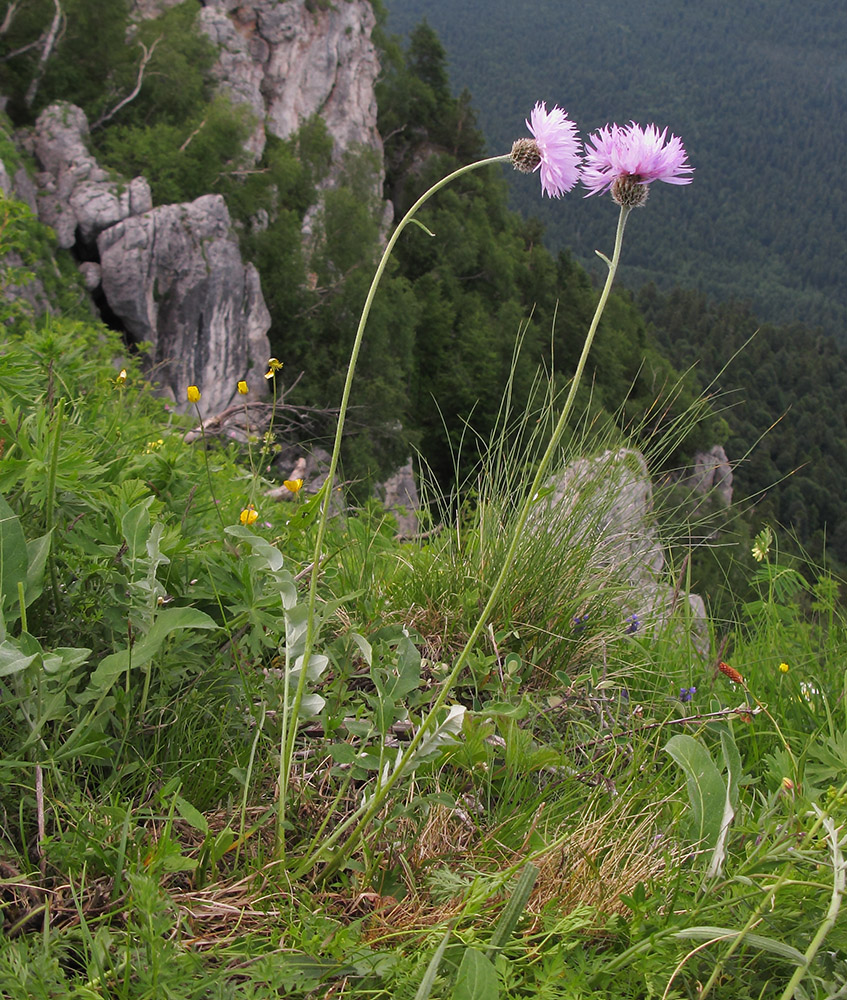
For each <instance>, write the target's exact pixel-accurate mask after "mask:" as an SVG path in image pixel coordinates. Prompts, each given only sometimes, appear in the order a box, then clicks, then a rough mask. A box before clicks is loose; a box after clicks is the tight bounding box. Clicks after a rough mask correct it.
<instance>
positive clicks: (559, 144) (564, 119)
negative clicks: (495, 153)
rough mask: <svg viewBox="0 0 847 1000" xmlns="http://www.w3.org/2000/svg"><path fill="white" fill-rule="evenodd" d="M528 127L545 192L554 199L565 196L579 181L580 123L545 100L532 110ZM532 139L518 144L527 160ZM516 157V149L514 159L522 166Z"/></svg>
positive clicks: (522, 156) (543, 191) (580, 163)
mask: <svg viewBox="0 0 847 1000" xmlns="http://www.w3.org/2000/svg"><path fill="white" fill-rule="evenodd" d="M526 127H527V128H528V129H529V131H530V133H531V134H532V136H533V139H534V141H535V147H536V149H537V153H538V162H537V163H535V164H534V165H533V168H532V169H534V170H540V171H541V191H542V193H543V194H546V195H547V196H548V197H550V198H561V196H562V195H563V194H566V193H567V192H568V191H570V190H571V189H572V188H573V187H574V186H575V185H576V183H577V182H578V181H579V173H580V167H581V165H582V157H581V155H580V142H579V137H578V136H577V131H576V125H575V124H574V123H573V122H572V121H571V120H570V119H569V118H568V116H567V112H565V111H564V109H563V108H560V107H554V108H553V109H552V110H550V111H548V110H547V105H546V104H545V103H544V101H539V102H538V103H537V104H536V105H535V107H534V108H533V109H532V111H531V112H530V115H529V119H528V120H527V123H526ZM528 142H531V140H518V142H517V143H515V147H518V148H519V150H520V153H521V158H522V160H523V162H527V160H528V159H529V151H528V149H527V148H526V144H527V143H528ZM519 144H521V145H519ZM514 157H515V153H514V152H513V162H514V163H515V165H516V166H517V167H518V169H520V166H519V165H518V163H517V162H516V160H515V158H514ZM530 162H531V160H530Z"/></svg>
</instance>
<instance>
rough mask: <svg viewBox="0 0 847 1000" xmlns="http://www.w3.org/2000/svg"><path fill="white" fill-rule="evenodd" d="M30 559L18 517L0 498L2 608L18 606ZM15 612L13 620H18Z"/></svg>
mask: <svg viewBox="0 0 847 1000" xmlns="http://www.w3.org/2000/svg"><path fill="white" fill-rule="evenodd" d="M28 562H29V558H28V556H27V548H26V538H25V537H24V532H23V528H22V527H21V521H20V518H19V517H18V515H17V514H16V513H15V512H14V511H13V510H12V508H11V507H10V506H9V505H8V504H7V503H6V501H5V500H4V499H3V497H0V606H2V607H3V608H6V609H15V608H17V605H18V584H19V583H25V582H26V572H27V565H28ZM19 613H20V609H19V608H18V609H17V613H15V611H14V610H13V614H12V618H13V619H14V618H17V616H18V614H19Z"/></svg>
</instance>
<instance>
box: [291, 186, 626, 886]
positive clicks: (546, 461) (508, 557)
mask: <svg viewBox="0 0 847 1000" xmlns="http://www.w3.org/2000/svg"><path fill="white" fill-rule="evenodd" d="M450 176H451V177H454V176H456V175H455V174H451V175H450ZM449 179H450V178H446V179H445V181H444V182H442V186H443V183H446V181H447V180H449ZM433 190H435V189H433ZM416 204H418V203H416ZM414 207H415V206H413V208H414ZM410 211H411V210H410ZM630 211H631V209H630V208H628V207H626V206H622V207H621V214H620V217H619V218H618V228H617V234H616V236H615V250H614V254H613V255H612V259H611V261H608V260H607V265H608V268H609V273H608V275H607V276H606V284H605V285H604V286H603V291H602V293H601V295H600V299H599V301H598V303H597V308H596V310H595V312H594V317H593V319H592V320H591V325H590V327H589V329H588V333H587V335H586V338H585V343H584V344H583V348H582V354H581V355H580V358H579V362H578V364H577V366H576V371H575V372H574V377H573V380H572V382H571V386H570V390H569V392H568V396H567V399H566V400H565V405H564V407H563V408H562V412H561V414H560V415H559V419H558V421H557V422H556V426H555V428H554V429H553V433H552V435H551V437H550V441H549V443H548V445H547V448H546V450H545V452H544V454H543V455H542V457H541V460H540V462H539V463H538V468H537V469H536V472H535V476H534V478H533V480H532V484H531V485H530V487H529V489H528V490H527V492H526V496H525V498H524V501H523V504H522V506H521V509H520V513H519V515H518V518H517V521H516V522H515V525H514V527H513V528H512V532H511V538H510V540H509V545H508V548H507V550H506V554H505V557H504V559H503V565H502V566H501V567H500V572H499V574H498V576H497V579H496V580H495V582H494V586H493V587H492V588H491V592H490V594H489V595H488V600H487V601H486V602H485V606H484V607H483V609H482V611H481V612H480V615H479V618H478V619H477V621H476V624H475V625H474V627H473V629H472V630H471V633H470V635H469V636H468V639H467V641H466V643H465V645H464V647H463V649H462V651H461V652H460V653H459V656H458V658H457V659H456V662H455V664H454V665H453V669H452V670H451V671H450V673H449V674H448V676H447V677H446V679H445V680H444V682H443V684H442V687H441V691H440V692H439V695H438V697H437V698H436V699H435V702H434V703H433V705H432V707H431V708H430V710H429V712H428V713H427V715H426V717H425V718H424V719H423V720H422V722H421V724H420V726H419V727H418V731H417V732H416V733H415V736H414V738H413V739H412V741H411V742H410V744H409V746H408V747H407V748H406V750H405V752H404V753H403V755H402V757H401V758H400V760H399V761H398V763H397V766H396V767H395V769H394V771H393V773H392V774H391V775H390V776H389V777H388V779H387V780H386V782H385V784H383V785H381V786H379V787H378V788H377V790H376V792H375V793H374V795H373V797H372V798H371V800H370V803H369V805H367V806H365V807H363V808H362V809H361V810H359V811H358V812H357V813H353V815H352V816H350V817H349V818H348V819H347V821H346V822H344V823H341V824H340V825H339V826H338V827H336V829H335V830H334V831H333V833H332V834H331V835H330V836H329V837H328V838H327V839H326V840H325V841H324V842H323V844H321V845H320V847H319V848H318V849H317V850H316V851H315V853H314V854H312V855H308V856H307V857H306V858H304V859H303V861H302V862H301V864H300V866H299V868H298V871H297V874H298V875H302V874H305V873H306V872H307V871H310V870H311V869H312V868H314V866H315V865H316V864H317V863H318V862H319V861H320V860H321V858H322V857H323V856H324V855H326V854H327V853H328V852H329V851H330V850H331V849H332V847H333V846H334V845H335V844H336V843H338V841H339V840H340V839H341V837H342V836H344V834H345V833H346V832H347V831H348V830H349V829H350V828H351V827H352V830H351V832H350V835H349V837H348V839H347V841H346V842H345V844H344V846H343V848H341V849H339V851H338V852H336V853H335V854H334V855H333V856H332V859H331V861H330V862H329V865H328V867H327V870H326V874H330V873H331V872H332V871H333V870H335V868H337V867H338V865H339V864H340V863H341V862H342V861H343V860H344V858H345V857H349V854H350V852H351V851H352V849H353V848H354V847H355V846H356V844H357V842H358V840H359V839H360V838H361V836H362V834H363V833H364V831H365V829H366V827H367V825H368V824H369V823H370V821H371V820H372V819H373V818H374V816H376V815H377V813H378V812H379V811H380V810H381V809H382V807H383V803H384V802H385V799H386V797H387V795H388V793H389V792H390V791H391V789H392V788H393V787H394V785H395V784H396V783H397V782H398V781H399V780H400V778H401V777H402V776H403V775H404V774H405V772H406V768H407V766H408V764H409V762H410V761H411V759H412V758H413V756H414V755H415V753H416V751H417V749H418V747H419V746H420V743H421V741H422V740H423V738H424V736H425V734H426V733H427V732H428V730H429V729H430V728H431V727H432V726H433V725H434V723H435V721H436V717H437V715H438V713H439V712H440V710H441V709H442V708H443V707H444V705H445V703H446V701H447V698H448V697H449V695H450V692H451V690H452V688H453V685H454V684H455V683H456V680H457V678H458V677H459V674H460V673H461V671H462V669H463V668H464V667H465V665H466V663H467V660H468V657H469V656H470V653H471V650H472V649H473V646H474V644H475V642H476V640H477V639H478V638H479V635H480V633H481V632H482V630H483V628H485V625H486V624H487V622H488V619H489V617H490V615H491V613H492V611H493V610H494V608H495V606H496V604H497V601H498V600H499V598H500V594H501V593H502V590H503V586H504V584H505V582H506V579H507V578H508V576H509V573H510V572H511V569H512V565H513V563H514V559H515V554H516V552H517V548H518V545H519V543H520V539H521V535H522V533H523V529H524V527H525V526H526V522H527V520H528V518H529V514H530V510H531V509H532V506H533V504H534V503H535V502H536V499H537V496H538V492H539V490H540V489H541V486H542V483H543V482H544V479H545V477H546V476H547V473H548V471H549V468H550V465H551V463H552V460H553V456H554V455H555V453H556V451H557V449H558V447H559V444H560V442H561V439H562V435H563V434H564V432H565V428H566V426H567V422H568V419H569V417H570V414H571V411H572V410H573V405H574V401H575V399H576V393H577V389H578V388H579V383H580V380H581V378H582V374H583V372H584V370H585V365H586V362H587V361H588V355H589V353H590V351H591V345H592V343H593V341H594V336H595V334H596V333H597V328H598V326H599V324H600V318H601V316H602V315H603V310H604V309H605V307H606V302H607V301H608V298H609V293H610V292H611V290H612V284H613V282H614V279H615V273H616V272H617V269H618V263H619V261H620V255H621V246H622V244H623V233H624V228H625V226H626V220H627V217H628V215H629V213H630ZM408 218H409V216H408V215H407V216H406V218H404V220H403V223H405V222H406V221H408ZM403 223H401V225H402V224H403ZM391 245H393V244H391ZM324 502H325V503H326V502H327V498H325V501H324Z"/></svg>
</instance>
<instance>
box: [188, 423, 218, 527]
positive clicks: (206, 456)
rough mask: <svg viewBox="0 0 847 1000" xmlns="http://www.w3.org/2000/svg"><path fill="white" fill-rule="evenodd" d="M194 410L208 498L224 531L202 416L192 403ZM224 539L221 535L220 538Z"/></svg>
mask: <svg viewBox="0 0 847 1000" xmlns="http://www.w3.org/2000/svg"><path fill="white" fill-rule="evenodd" d="M194 409H195V410H196V411H197V419H198V420H199V422H200V435H201V437H202V438H203V460H204V462H205V463H206V479H208V481H209V496H210V497H211V498H212V506H213V507H214V508H215V510H216V511H217V512H218V520H219V521H220V522H221V530H222V531H226V525H225V524H224V517H223V514H221V507H220V504H219V503H218V501H217V500H216V498H215V487H214V484H213V483H212V470H211V469H210V468H209V443H208V442H207V441H206V426H205V424H204V423H203V416H202V414H201V413H200V407H199V406H198V405H197V403H194ZM221 537H222V538H223V537H224V536H223V535H222V536H221Z"/></svg>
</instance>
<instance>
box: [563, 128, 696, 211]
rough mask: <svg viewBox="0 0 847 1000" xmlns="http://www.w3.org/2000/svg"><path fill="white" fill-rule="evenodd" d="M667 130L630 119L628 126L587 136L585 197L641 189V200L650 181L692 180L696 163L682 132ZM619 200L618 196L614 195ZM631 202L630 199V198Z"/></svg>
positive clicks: (684, 182) (606, 129) (685, 181)
mask: <svg viewBox="0 0 847 1000" xmlns="http://www.w3.org/2000/svg"><path fill="white" fill-rule="evenodd" d="M667 134H668V130H667V128H666V129H665V130H664V132H661V133H660V132H659V130H658V129H657V128H656V126H655V125H648V126H647V128H642V127H641V126H640V125H636V123H635V122H630V124H629V125H627V126H626V127H625V128H621V127H620V126H619V125H607V126H606V127H605V128H601V129H600V130H599V131H598V132H595V133H594V134H593V135H590V136H589V137H588V142H587V143H586V145H585V160H586V163H585V167H584V169H583V171H582V183H583V184H584V185H585V186H586V187H587V188H588V194H587V195H586V198H587V197H589V196H590V195H592V194H598V193H602V192H603V191H607V190H608V189H609V188H612V189H613V190H612V196H613V197H615V195H616V190H615V187H614V186H615V185H616V183H617V188H618V192H619V193H620V190H621V189H622V188H627V189H628V190H630V191H632V190H633V189H635V188H638V189H640V190H641V195H642V197H641V201H640V202H633V203H635V204H643V201H644V199H645V198H646V193H647V189H646V186H645V185H647V184H650V183H652V182H653V181H664V182H665V183H666V184H690V183H691V178H690V177H684V176H683V174H690V173H691V172H692V170H693V169H694V168H693V167H691V166H689V165H688V162H687V157H688V154H687V153H686V152H685V147H684V146H683V145H682V140H681V139H680V138H679V136H676V135H671V137H670V139H667ZM615 200H616V201H619V198H617V197H615ZM627 203H629V202H627Z"/></svg>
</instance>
